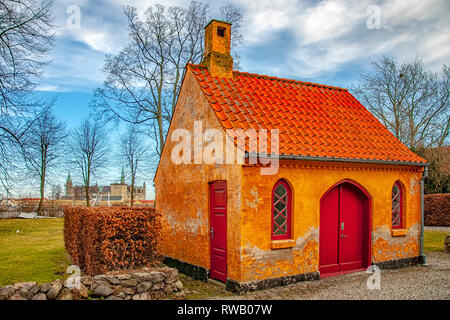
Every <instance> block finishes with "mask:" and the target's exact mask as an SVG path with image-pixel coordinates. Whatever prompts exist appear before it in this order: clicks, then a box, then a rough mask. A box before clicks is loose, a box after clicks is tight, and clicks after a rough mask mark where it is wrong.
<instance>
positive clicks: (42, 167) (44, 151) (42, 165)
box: [37, 149, 47, 215]
mask: <svg viewBox="0 0 450 320" xmlns="http://www.w3.org/2000/svg"><path fill="white" fill-rule="evenodd" d="M41 150H42V152H41V175H40V178H41V181H40V182H41V183H40V186H39V191H40V196H41V198H40V199H39V205H38V209H37V214H38V215H44V214H43V213H44V210H43V208H42V207H43V204H44V188H45V170H46V167H45V164H46V160H47V159H46V150H45V149H41Z"/></svg>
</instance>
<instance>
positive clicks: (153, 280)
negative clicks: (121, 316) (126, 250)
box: [0, 268, 185, 300]
mask: <svg viewBox="0 0 450 320" xmlns="http://www.w3.org/2000/svg"><path fill="white" fill-rule="evenodd" d="M80 280H81V281H80V282H81V283H80V289H71V288H70V286H68V285H67V283H66V282H65V281H62V280H55V281H53V282H52V283H43V284H37V283H36V282H19V283H16V284H14V285H9V286H5V287H0V300H84V299H104V300H156V299H167V298H173V299H183V298H184V297H185V293H184V290H183V284H182V283H181V281H180V280H179V278H178V270H176V269H173V268H160V269H147V268H144V269H143V270H142V271H139V272H133V273H120V274H119V273H108V274H105V275H98V276H94V277H90V276H82V277H81V278H80Z"/></svg>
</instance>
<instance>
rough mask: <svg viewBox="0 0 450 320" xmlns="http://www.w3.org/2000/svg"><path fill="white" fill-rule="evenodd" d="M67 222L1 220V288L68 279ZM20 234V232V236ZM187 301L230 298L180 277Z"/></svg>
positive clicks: (440, 247)
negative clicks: (219, 297) (218, 297)
mask: <svg viewBox="0 0 450 320" xmlns="http://www.w3.org/2000/svg"><path fill="white" fill-rule="evenodd" d="M63 225H64V219H62V218H57V219H23V220H22V219H0V286H2V285H7V284H13V283H15V282H25V281H35V282H37V283H44V282H50V281H53V280H55V279H58V278H66V276H67V275H66V273H65V271H66V268H67V266H68V265H69V264H70V260H69V257H68V255H67V254H66V251H65V249H64V236H63ZM17 231H18V232H17ZM446 235H447V232H445V231H429V230H427V231H425V238H424V250H425V252H430V251H444V239H445V236H446ZM180 278H181V280H182V282H183V284H184V285H185V287H186V288H188V289H189V290H190V291H192V293H191V294H189V295H188V299H202V298H204V297H208V296H210V295H224V296H226V295H228V294H229V293H228V292H226V291H225V290H223V289H222V288H219V287H216V286H213V285H209V284H206V283H203V282H201V281H196V280H193V279H192V278H190V277H187V276H184V275H180Z"/></svg>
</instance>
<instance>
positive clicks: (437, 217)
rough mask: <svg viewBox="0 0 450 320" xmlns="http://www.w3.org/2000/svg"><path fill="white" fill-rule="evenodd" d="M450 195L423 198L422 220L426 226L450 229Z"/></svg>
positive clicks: (432, 195)
mask: <svg viewBox="0 0 450 320" xmlns="http://www.w3.org/2000/svg"><path fill="white" fill-rule="evenodd" d="M449 208H450V193H445V194H427V195H425V196H424V219H425V225H426V226H444V227H450V209H449Z"/></svg>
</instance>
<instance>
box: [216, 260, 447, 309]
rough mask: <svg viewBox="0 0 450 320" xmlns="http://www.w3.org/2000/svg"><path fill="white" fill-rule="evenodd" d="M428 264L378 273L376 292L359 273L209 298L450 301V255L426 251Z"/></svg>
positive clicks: (366, 274) (363, 275) (367, 275)
mask: <svg viewBox="0 0 450 320" xmlns="http://www.w3.org/2000/svg"><path fill="white" fill-rule="evenodd" d="M427 262H428V265H429V266H428V267H421V266H414V267H409V268H402V269H396V270H381V278H380V279H381V282H380V287H381V288H380V289H378V290H369V289H368V288H367V285H366V283H367V279H368V278H369V276H370V274H368V273H366V272H359V273H354V274H347V275H343V276H336V277H329V278H324V279H321V280H320V281H308V282H300V283H296V284H293V285H289V286H284V287H278V288H272V289H267V290H261V291H256V292H250V293H247V294H244V295H236V296H227V297H212V299H249V300H251V299H268V300H272V299H273V300H277V299H283V300H298V299H312V300H315V299H324V300H333V299H344V300H348V299H375V300H398V299H401V300H424V299H425V300H429V299H433V300H437V299H439V300H450V254H448V253H445V252H429V253H427Z"/></svg>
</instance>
